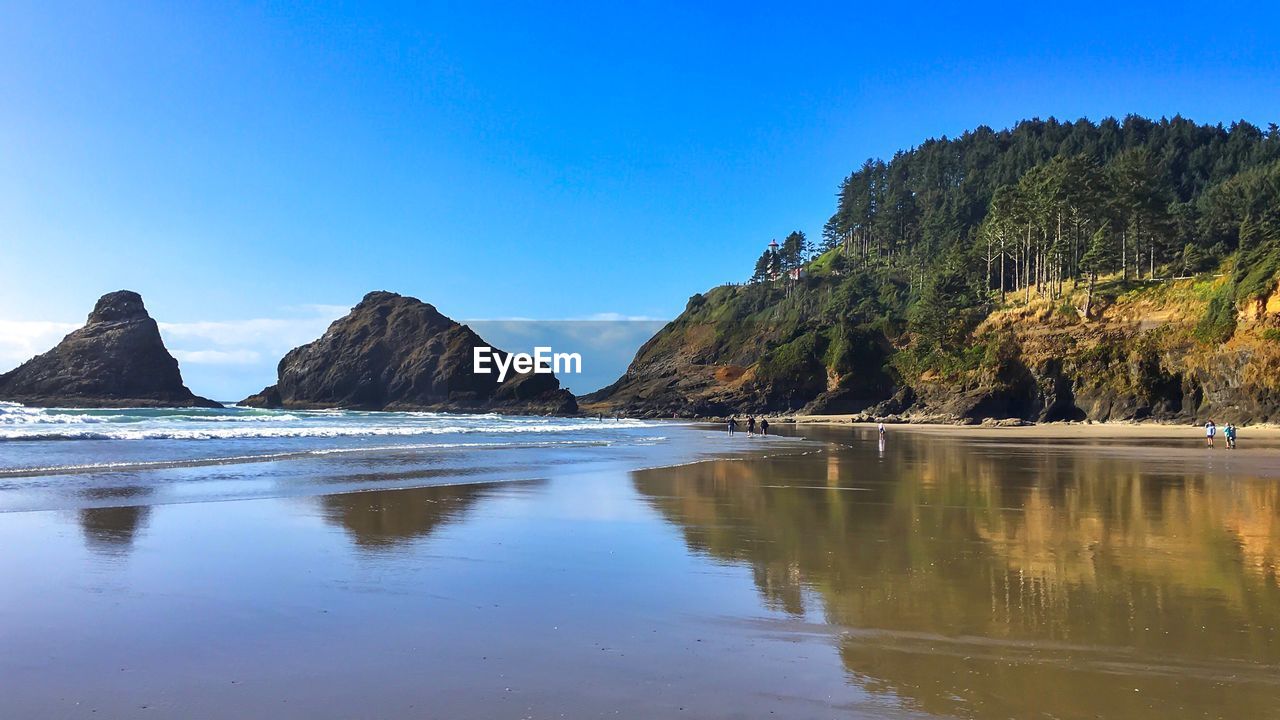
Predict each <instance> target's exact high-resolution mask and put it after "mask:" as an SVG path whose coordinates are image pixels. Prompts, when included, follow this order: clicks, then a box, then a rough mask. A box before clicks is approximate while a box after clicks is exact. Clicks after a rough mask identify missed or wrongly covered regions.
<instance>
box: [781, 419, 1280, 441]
mask: <svg viewBox="0 0 1280 720" xmlns="http://www.w3.org/2000/svg"><path fill="white" fill-rule="evenodd" d="M855 417H859V416H857V415H851V414H846V415H787V416H784V417H782V418H780V419H778V421H777V422H779V423H791V424H794V425H796V426H802V425H837V426H845V427H850V426H852V427H866V428H873V429H874V428H876V427H877V425H878V423H874V422H855V421H854V418H855ZM885 427H887V428H891V429H894V430H910V431H912V432H921V433H938V434H944V435H952V436H968V437H971V436H991V435H1003V436H1008V437H1018V438H1097V439H1108V438H1133V439H1142V438H1164V439H1169V438H1184V437H1195V438H1199V439H1200V441H1201V443H1203V441H1204V426H1203V425H1193V424H1190V423H1154V422H1105V423H1104V422H1097V423H1082V422H1079V423H1076V422H1072V423H1067V422H1061V423H1027V424H1001V423H996V422H988V423H977V424H973V425H961V424H951V423H911V422H907V423H902V422H899V423H886V425H885ZM1239 428H1240V437H1241V443H1242V445H1241V448H1240V449H1246V445H1245V444H1244V440H1245V439H1246V438H1258V439H1264V438H1265V439H1280V425H1270V424H1267V425H1242V426H1239ZM1218 444H1219V445H1222V424H1219V425H1218Z"/></svg>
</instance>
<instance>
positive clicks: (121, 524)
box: [77, 488, 151, 555]
mask: <svg viewBox="0 0 1280 720" xmlns="http://www.w3.org/2000/svg"><path fill="white" fill-rule="evenodd" d="M145 494H146V492H145V491H143V490H141V489H139V488H107V489H97V490H92V491H88V492H86V493H85V494H84V495H85V498H86V499H87V500H89V501H91V502H120V501H122V499H125V498H133V497H138V496H142V495H145ZM150 518H151V507H150V506H149V505H131V506H118V507H86V508H81V509H80V510H79V511H78V512H77V520H78V521H79V523H80V532H81V533H82V534H83V535H84V540H85V545H86V546H88V548H89V549H90V550H93V551H95V552H101V553H104V554H107V555H123V554H126V553H128V552H129V551H130V550H132V549H133V541H134V538H135V537H137V534H138V532H139V531H141V530H142V529H144V528H145V527H146V526H147V522H148V520H149V519H150Z"/></svg>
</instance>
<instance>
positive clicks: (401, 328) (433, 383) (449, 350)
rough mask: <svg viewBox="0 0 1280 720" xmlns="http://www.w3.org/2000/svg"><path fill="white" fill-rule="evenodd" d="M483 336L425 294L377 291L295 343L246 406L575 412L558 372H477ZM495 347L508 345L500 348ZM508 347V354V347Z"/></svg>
mask: <svg viewBox="0 0 1280 720" xmlns="http://www.w3.org/2000/svg"><path fill="white" fill-rule="evenodd" d="M488 345H489V344H488V343H486V342H485V341H484V340H483V339H481V337H480V336H479V335H477V334H476V333H475V332H474V331H472V330H471V328H469V327H467V326H466V325H461V324H459V323H457V322H454V321H453V320H450V319H449V318H447V317H445V316H444V315H441V314H440V313H439V312H438V311H437V310H436V309H435V308H434V307H432V306H431V305H429V304H427V303H424V302H422V301H421V300H418V299H417V298H412V297H405V296H403V295H397V294H395V293H390V292H381V291H379V292H371V293H369V294H368V295H365V296H364V299H363V300H361V301H360V303H359V304H358V305H356V306H355V307H354V308H352V309H351V312H350V313H348V314H347V315H346V316H345V317H342V318H340V319H338V320H336V321H334V323H333V324H332V325H330V326H329V329H328V330H326V331H325V333H324V335H323V336H321V337H320V339H318V340H316V341H315V342H312V343H309V344H307V345H303V346H301V347H297V348H294V349H293V350H290V351H289V352H288V354H286V355H285V356H284V359H282V360H281V361H280V365H279V368H278V371H277V375H278V380H277V382H276V384H275V385H272V386H270V387H267V388H265V389H263V391H262V392H260V393H258V394H256V395H252V396H250V397H248V398H245V399H244V400H242V401H241V402H240V404H241V405H249V406H253V407H272V408H281V407H282V408H296V409H316V408H351V409H361V410H437V411H445V410H447V411H460V412H473V411H490V410H494V411H502V412H511V413H530V414H545V413H554V414H560V415H564V414H573V413H576V412H577V410H578V405H577V402H576V401H575V400H574V397H573V394H572V393H570V392H569V391H568V390H564V389H562V388H561V387H560V381H559V380H557V379H556V377H555V376H554V375H551V374H549V373H548V374H526V375H514V374H512V375H508V376H507V378H506V380H505V381H504V382H501V383H499V382H498V379H497V375H496V374H493V373H490V374H477V373H475V372H473V367H472V364H473V355H472V353H473V348H475V347H480V346H485V347H487V346H488ZM495 352H500V351H497V350H496V349H495ZM503 354H505V353H503Z"/></svg>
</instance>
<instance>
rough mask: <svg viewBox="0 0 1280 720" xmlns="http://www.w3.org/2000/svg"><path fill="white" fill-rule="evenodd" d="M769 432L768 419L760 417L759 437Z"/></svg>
mask: <svg viewBox="0 0 1280 720" xmlns="http://www.w3.org/2000/svg"><path fill="white" fill-rule="evenodd" d="M768 434H769V421H768V419H766V418H760V437H764V436H765V435H768Z"/></svg>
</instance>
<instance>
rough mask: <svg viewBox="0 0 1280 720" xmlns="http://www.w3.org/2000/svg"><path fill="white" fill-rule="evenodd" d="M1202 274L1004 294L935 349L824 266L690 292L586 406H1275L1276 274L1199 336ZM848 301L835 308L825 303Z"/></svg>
mask: <svg viewBox="0 0 1280 720" xmlns="http://www.w3.org/2000/svg"><path fill="white" fill-rule="evenodd" d="M1224 282H1226V280H1225V279H1224V278H1222V277H1214V276H1211V275H1205V276H1202V277H1201V278H1198V279H1187V280H1178V281H1165V282H1145V283H1133V282H1129V283H1125V282H1122V281H1119V280H1116V281H1112V282H1109V283H1104V284H1100V286H1099V288H1098V289H1097V290H1096V291H1095V292H1094V293H1093V297H1092V298H1091V305H1092V307H1091V308H1090V312H1089V316H1088V318H1084V317H1082V314H1081V312H1080V310H1081V308H1082V306H1083V305H1084V304H1085V303H1084V295H1085V293H1086V291H1085V290H1084V289H1083V288H1081V289H1078V290H1076V291H1075V292H1074V293H1068V294H1067V296H1066V297H1064V298H1062V299H1059V300H1058V301H1050V300H1048V299H1036V298H1034V297H1033V298H1032V300H1031V301H1030V302H1024V301H1022V299H1021V298H1018V299H1014V298H1010V300H1009V302H1008V303H1007V304H1006V305H1003V306H998V307H997V308H995V309H994V310H992V311H991V312H989V314H988V315H987V316H986V317H985V318H984V319H982V320H981V322H979V323H978V324H977V327H976V329H975V330H974V331H973V332H972V333H971V335H970V336H969V337H968V338H967V339H966V341H965V342H966V344H965V346H964V347H958V348H955V349H954V350H953V352H951V353H950V354H948V355H947V356H946V360H945V362H940V361H939V360H938V359H937V356H930V357H921V356H919V355H918V354H916V353H914V352H913V346H912V338H911V337H910V336H909V334H906V333H903V332H901V331H900V328H899V327H897V326H896V325H895V323H894V321H893V320H892V319H887V318H885V317H883V316H882V317H881V318H880V319H878V320H877V319H875V316H876V315H877V314H879V313H882V312H883V311H884V308H883V307H880V306H877V305H875V304H874V303H872V304H871V306H865V307H860V309H859V306H858V305H857V303H854V304H853V307H852V308H851V306H850V301H849V298H840V297H839V296H838V292H833V290H838V286H836V287H833V283H832V281H831V280H830V279H828V278H822V277H817V278H809V279H806V280H804V281H802V282H800V283H797V284H795V285H793V286H792V287H789V288H786V289H785V290H783V289H780V286H776V285H773V286H771V285H770V284H767V283H766V284H759V285H747V286H726V287H721V288H716V289H715V290H714V291H712V292H710V293H707V294H706V295H705V296H703V295H697V296H695V297H694V299H692V300H691V301H690V303H689V306H688V307H687V308H686V310H685V312H684V313H682V314H681V315H680V317H678V318H677V319H676V320H675V321H673V322H672V323H670V324H669V325H668V326H667V327H665V328H664V329H663V330H662V331H661V332H659V333H658V334H657V335H656V336H655V337H654V338H652V339H651V340H650V341H649V342H648V343H646V344H645V345H644V346H643V347H642V348H641V349H640V351H639V352H638V353H637V354H636V357H635V360H634V361H633V362H632V364H631V366H630V367H629V368H628V370H627V372H626V374H625V375H624V376H623V377H621V378H619V380H618V381H617V382H616V383H614V384H613V385H611V386H609V387H607V388H605V389H603V390H601V391H599V392H597V393H595V394H592V395H589V396H586V397H584V398H583V399H582V400H583V404H584V408H585V409H588V410H590V411H606V410H608V411H615V410H616V411H621V412H624V413H628V414H633V415H647V416H678V417H695V416H704V417H705V416H721V415H727V414H730V413H747V412H751V413H789V412H807V413H864V414H865V415H866V416H867V418H868V419H869V418H876V417H878V418H889V419H893V420H904V421H951V422H956V421H959V422H972V421H979V420H985V419H1004V418H1017V419H1021V420H1029V421H1036V422H1046V421H1059V420H1095V421H1107V420H1162V421H1171V422H1172V421H1178V422H1182V421H1200V422H1203V421H1204V420H1206V419H1208V418H1210V417H1212V418H1213V419H1215V420H1217V421H1218V422H1224V421H1232V422H1237V423H1250V422H1277V421H1280V287H1276V288H1275V289H1274V290H1273V291H1272V292H1271V294H1270V295H1269V296H1266V297H1263V298H1260V299H1257V300H1255V301H1251V302H1247V303H1245V304H1243V305H1242V306H1240V307H1238V308H1235V309H1234V310H1233V311H1232V312H1233V313H1234V317H1233V318H1231V323H1230V326H1231V329H1230V330H1228V332H1227V334H1226V335H1225V336H1220V337H1212V336H1208V337H1207V336H1206V333H1205V327H1204V325H1205V317H1206V315H1207V314H1208V313H1209V311H1210V307H1209V306H1210V304H1211V300H1212V298H1213V297H1214V296H1215V294H1216V293H1219V292H1220V289H1221V286H1222V285H1223V284H1224ZM833 303H839V304H840V306H841V307H843V308H846V310H845V311H844V314H843V315H842V316H836V315H833V314H831V312H830V311H831V309H832V308H831V305H832V304H833Z"/></svg>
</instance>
